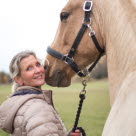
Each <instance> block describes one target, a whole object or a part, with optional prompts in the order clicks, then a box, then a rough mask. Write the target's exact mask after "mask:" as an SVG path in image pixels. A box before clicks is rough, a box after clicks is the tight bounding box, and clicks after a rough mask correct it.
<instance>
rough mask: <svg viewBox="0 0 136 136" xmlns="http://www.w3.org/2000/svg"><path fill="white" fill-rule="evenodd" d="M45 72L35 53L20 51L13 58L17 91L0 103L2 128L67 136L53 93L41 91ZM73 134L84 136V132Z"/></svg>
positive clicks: (15, 133)
mask: <svg viewBox="0 0 136 136" xmlns="http://www.w3.org/2000/svg"><path fill="white" fill-rule="evenodd" d="M44 73H45V71H44V67H43V66H42V65H41V64H40V62H39V60H38V59H37V57H36V55H35V53H34V52H31V51H24V52H20V53H18V54H17V55H16V56H14V58H13V59H12V61H11V63H10V74H11V77H12V79H13V81H14V84H13V88H12V90H13V94H12V95H11V97H10V98H9V99H7V100H6V101H5V102H4V103H3V104H2V105H1V106H0V128H2V129H3V130H4V131H6V132H8V133H10V134H11V136H66V135H67V133H66V129H65V126H64V125H63V123H62V121H61V119H60V118H59V116H58V114H57V112H56V111H55V109H54V107H53V102H52V92H51V91H43V90H41V86H42V85H43V84H44V83H45V81H44V79H45V74H44ZM70 135H71V136H80V132H79V131H78V130H77V132H75V133H71V134H70Z"/></svg>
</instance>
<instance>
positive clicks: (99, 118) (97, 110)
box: [0, 80, 110, 136]
mask: <svg viewBox="0 0 136 136" xmlns="http://www.w3.org/2000/svg"><path fill="white" fill-rule="evenodd" d="M10 88H11V86H10V85H0V103H2V102H3V101H4V100H5V99H6V98H7V96H8V95H9V94H10V90H11V89H10ZM43 88H44V89H46V90H47V89H51V90H53V94H54V95H53V100H54V105H55V107H56V110H57V112H58V113H59V115H60V116H61V118H62V120H63V122H64V124H65V126H66V127H67V130H69V129H70V128H71V127H72V126H73V123H74V120H75V115H76V111H77V107H78V103H79V93H80V91H81V89H82V84H81V83H73V84H72V85H71V86H70V87H67V88H52V87H49V86H47V85H45V86H44V87H43ZM86 90H87V93H86V99H85V100H84V103H83V109H82V113H81V117H80V121H79V126H82V127H83V128H84V129H85V131H86V134H87V136H101V133H102V130H103V126H104V123H105V121H106V118H107V116H108V113H109V110H110V104H109V94H108V82H107V81H106V80H102V81H95V82H90V83H88V85H87V87H86ZM0 136H8V134H6V133H5V132H3V131H1V130H0Z"/></svg>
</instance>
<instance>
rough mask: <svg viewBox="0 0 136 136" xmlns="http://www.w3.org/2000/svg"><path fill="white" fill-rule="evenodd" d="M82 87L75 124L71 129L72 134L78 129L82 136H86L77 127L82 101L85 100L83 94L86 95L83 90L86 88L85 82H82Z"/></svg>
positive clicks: (81, 129)
mask: <svg viewBox="0 0 136 136" xmlns="http://www.w3.org/2000/svg"><path fill="white" fill-rule="evenodd" d="M82 85H83V89H82V90H81V92H80V94H79V98H80V101H79V106H78V110H77V114H76V118H75V123H74V126H73V129H72V132H75V130H76V129H79V130H80V132H81V133H82V136H86V133H85V130H84V129H83V128H82V127H77V125H78V121H79V117H80V114H81V110H82V105H83V101H84V100H85V94H86V90H85V88H86V86H87V84H86V80H83V81H82Z"/></svg>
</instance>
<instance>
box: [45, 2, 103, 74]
mask: <svg viewBox="0 0 136 136" xmlns="http://www.w3.org/2000/svg"><path fill="white" fill-rule="evenodd" d="M91 9H92V1H91V0H86V1H85V3H84V6H83V10H84V11H85V16H84V20H83V24H82V26H81V28H80V30H79V32H78V34H77V36H76V38H75V40H74V42H73V44H72V47H71V49H70V51H69V53H68V54H66V55H63V54H61V53H60V52H58V51H56V50H54V49H52V48H51V47H48V48H47V53H48V54H50V55H51V56H53V57H56V58H58V59H61V60H63V61H64V62H65V63H67V64H68V65H69V66H70V67H71V68H72V70H74V71H75V72H76V73H77V75H78V76H80V77H85V76H87V75H88V74H89V73H90V72H91V71H92V69H93V68H94V67H95V65H96V64H97V63H98V61H99V60H100V58H101V57H102V56H103V54H104V50H103V49H102V48H101V46H100V45H99V42H98V40H97V39H96V37H95V32H94V31H93V30H92V28H91V26H90V21H91V19H90V13H91ZM87 28H89V29H90V33H89V36H90V37H91V38H92V41H93V43H94V45H95V47H96V49H97V50H98V51H99V52H100V54H99V56H98V57H97V59H96V60H95V61H94V63H93V64H92V65H91V66H90V68H89V69H88V70H80V68H79V67H78V65H77V64H76V63H75V62H74V59H73V57H74V55H75V52H76V49H77V47H78V45H79V43H80V41H81V39H82V37H83V35H84V33H85V31H86V29H87Z"/></svg>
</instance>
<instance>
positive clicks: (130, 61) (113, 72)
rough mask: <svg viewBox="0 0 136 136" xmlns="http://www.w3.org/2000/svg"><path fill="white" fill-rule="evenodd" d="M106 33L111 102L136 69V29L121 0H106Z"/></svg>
mask: <svg viewBox="0 0 136 136" xmlns="http://www.w3.org/2000/svg"><path fill="white" fill-rule="evenodd" d="M106 2H107V3H108V5H107V6H109V8H106V9H105V10H104V11H105V13H104V14H105V19H104V20H105V22H104V29H103V31H104V34H105V42H106V51H107V52H106V55H107V65H108V76H109V86H110V87H109V89H110V96H111V103H113V101H114V99H115V97H116V95H117V94H118V91H119V88H120V86H121V84H122V83H123V80H124V79H125V78H126V77H127V75H128V74H129V73H130V72H132V71H134V70H135V69H136V61H135V60H136V38H135V30H134V27H133V25H132V23H131V20H129V17H128V16H127V15H126V11H124V9H125V8H124V7H122V5H121V3H120V2H119V0H114V1H111V0H105V3H106ZM128 12H129V11H128Z"/></svg>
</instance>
